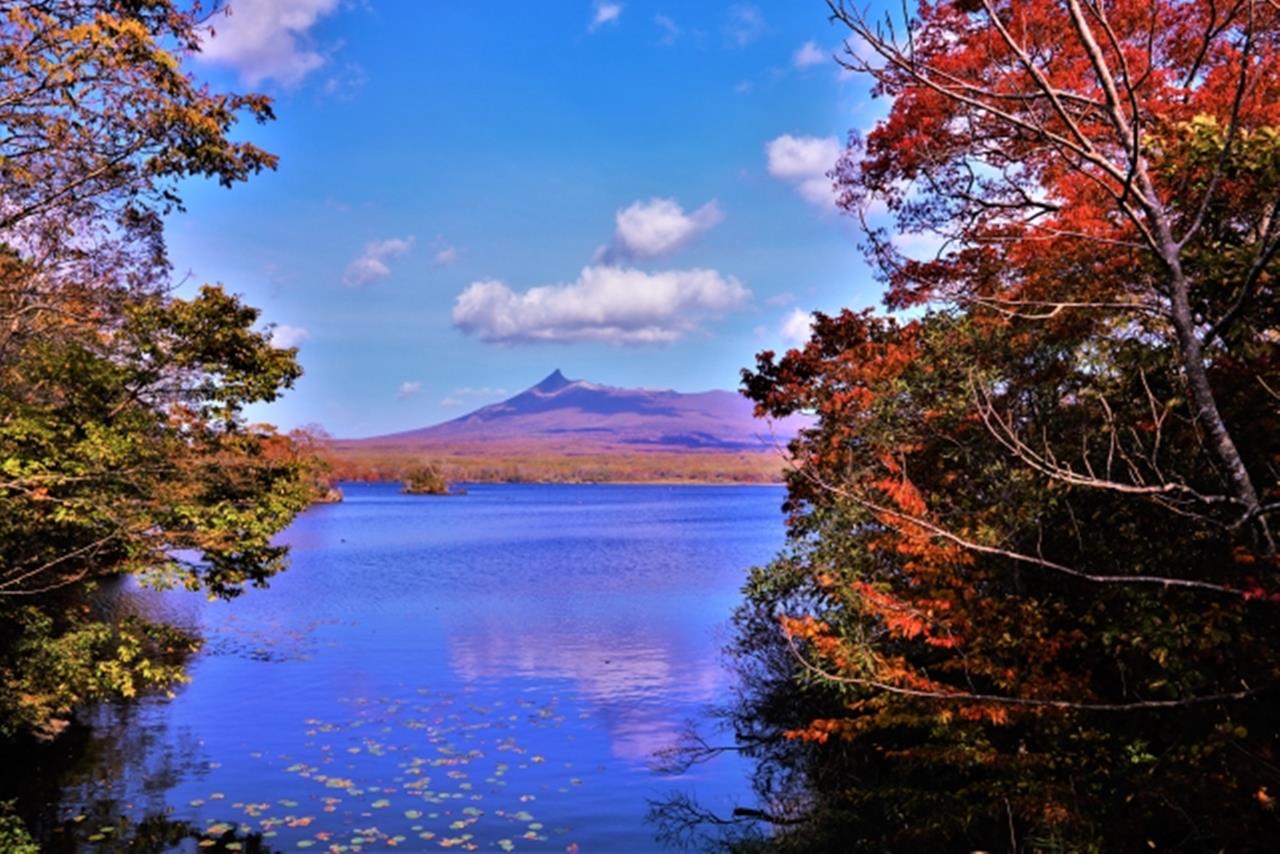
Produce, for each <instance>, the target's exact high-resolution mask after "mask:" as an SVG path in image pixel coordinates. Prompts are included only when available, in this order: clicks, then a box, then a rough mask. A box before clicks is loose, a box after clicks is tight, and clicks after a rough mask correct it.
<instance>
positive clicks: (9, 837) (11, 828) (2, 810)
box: [0, 801, 40, 854]
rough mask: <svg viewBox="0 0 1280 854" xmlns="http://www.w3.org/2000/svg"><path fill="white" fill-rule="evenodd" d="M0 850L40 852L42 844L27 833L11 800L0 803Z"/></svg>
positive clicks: (14, 853) (16, 853)
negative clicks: (14, 812)
mask: <svg viewBox="0 0 1280 854" xmlns="http://www.w3.org/2000/svg"><path fill="white" fill-rule="evenodd" d="M0 851H5V852H7V854H40V846H39V845H36V843H35V840H34V839H32V838H31V834H29V833H27V829H26V827H24V826H23V824H22V820H21V819H19V818H18V817H17V816H16V815H14V814H13V803H12V802H11V801H5V802H3V803H0Z"/></svg>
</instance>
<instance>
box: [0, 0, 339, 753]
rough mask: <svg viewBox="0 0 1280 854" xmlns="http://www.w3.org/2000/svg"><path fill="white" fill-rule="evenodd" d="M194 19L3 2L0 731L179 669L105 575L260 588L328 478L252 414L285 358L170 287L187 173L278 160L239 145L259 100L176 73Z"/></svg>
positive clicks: (135, 8) (284, 371) (213, 173)
mask: <svg viewBox="0 0 1280 854" xmlns="http://www.w3.org/2000/svg"><path fill="white" fill-rule="evenodd" d="M199 15H200V10H199V9H198V8H183V7H181V6H179V5H178V4H176V3H175V2H172V0H60V2H57V3H49V2H36V0H2V1H0V190H2V192H3V195H2V197H0V733H4V734H9V735H12V734H15V733H23V732H35V733H38V734H42V735H45V736H49V735H53V734H56V733H57V732H58V731H59V730H60V729H61V728H62V727H63V726H65V722H66V720H67V717H68V715H69V714H70V713H71V712H72V711H73V710H74V708H75V707H76V705H77V704H79V703H82V702H84V701H86V700H90V699H95V698H102V697H111V696H120V695H123V696H133V695H134V694H136V693H138V692H139V691H141V690H144V689H147V688H155V687H163V686H166V685H168V684H170V683H171V682H173V681H174V680H175V679H178V678H180V675H181V659H182V654H183V653H184V652H185V651H187V650H189V649H190V648H191V647H192V644H193V643H194V640H193V639H192V638H190V637H188V636H186V635H185V634H184V633H183V632H181V631H179V630H177V629H175V628H171V627H167V626H158V625H152V624H149V623H147V622H145V621H144V620H142V619H131V620H112V619H111V618H110V615H109V614H104V613H99V611H98V609H97V606H96V605H95V604H94V603H95V600H94V599H93V598H92V595H91V594H92V591H93V589H94V588H95V586H97V585H98V584H99V583H101V582H102V581H103V580H106V579H111V578H114V577H116V576H119V575H121V574H124V573H132V574H135V575H140V576H142V577H143V578H144V579H145V580H147V581H148V582H150V583H154V584H157V585H172V584H183V585H186V586H187V587H189V588H191V589H203V590H205V591H207V592H208V593H209V594H210V595H211V596H224V597H225V596H232V595H235V594H236V593H238V592H239V591H240V590H242V589H243V588H244V586H245V585H247V584H262V583H264V582H265V580H266V579H267V578H269V577H270V576H271V575H272V574H273V573H275V572H277V571H278V570H279V569H281V568H282V566H283V562H284V557H285V555H284V550H283V549H282V548H280V547H277V546H275V545H273V544H272V542H271V538H272V536H273V535H274V534H275V533H277V532H278V531H280V530H281V529H282V528H283V527H284V526H285V525H286V524H287V523H288V522H289V520H290V519H291V518H292V517H293V516H294V514H296V513H297V512H298V511H299V510H300V509H301V508H303V507H305V506H306V505H307V503H308V502H309V500H310V499H311V497H312V494H313V490H314V488H315V485H316V482H317V475H318V473H317V471H316V468H315V463H314V460H313V455H312V453H311V452H310V450H309V446H310V443H308V442H301V443H299V442H295V441H293V440H292V439H290V437H287V436H282V435H278V434H277V433H275V432H274V431H273V430H272V429H270V428H268V427H262V426H251V425H247V424H246V423H245V422H244V418H243V416H242V414H241V413H242V411H243V408H244V407H245V406H246V405H248V404H252V403H256V402H263V401H270V400H273V399H275V398H276V397H277V396H278V395H279V394H280V393H281V392H282V391H283V390H284V389H287V388H288V387H289V386H290V385H292V383H293V381H294V380H295V379H296V378H297V377H298V375H299V374H300V369H299V367H298V365H297V362H296V360H295V355H296V353H295V352H294V351H293V350H288V349H278V348H275V347H273V346H272V345H271V343H270V334H269V330H268V331H262V330H260V329H257V328H255V327H256V325H257V323H258V319H259V317H258V312H257V311H256V310H255V309H253V308H250V307H248V306H246V305H244V304H243V303H241V302H240V301H239V299H237V298H236V297H234V296H232V295H230V294H228V293H226V292H225V291H224V290H223V289H222V288H220V287H216V286H205V287H202V288H200V289H199V290H198V292H196V293H194V294H192V295H191V296H189V297H179V296H177V295H175V293H174V290H173V287H172V282H171V279H170V275H169V274H170V271H169V264H168V261H167V258H166V256H165V251H164V241H163V234H162V228H161V225H162V220H161V218H162V216H163V214H165V213H166V212H169V211H171V210H173V209H174V208H175V207H176V206H178V205H179V204H180V200H179V197H178V195H177V192H176V190H177V186H178V182H180V181H181V180H182V179H184V178H188V177H192V176H206V177H213V178H216V179H218V180H219V181H221V182H222V183H223V184H225V185H228V186H230V185H231V184H233V183H235V182H238V181H240V180H243V179H244V178H245V177H247V176H248V175H249V174H251V173H253V172H256V171H258V170H259V169H261V168H263V167H270V166H272V165H274V162H275V160H274V157H273V156H272V155H270V154H267V153H266V152H263V151H261V150H260V149H258V148H256V147H254V146H252V145H250V144H247V143H242V142H237V141H234V140H233V139H231V137H230V136H229V133H230V131H231V128H232V126H233V124H234V123H235V121H236V118H237V116H238V115H241V114H244V113H247V114H248V115H250V116H253V117H256V118H258V119H265V118H269V117H270V105H269V103H268V102H267V100H266V99H265V98H263V97H261V96H258V95H248V96H240V95H228V94H218V93H211V92H210V91H208V89H207V88H205V87H202V86H198V85H197V84H196V83H195V82H194V81H193V80H192V79H191V78H190V77H188V76H187V75H186V74H185V73H184V72H183V70H182V61H183V57H184V56H185V55H186V54H187V53H189V52H190V51H192V50H194V49H196V48H197V46H198V38H199V27H200V17H199Z"/></svg>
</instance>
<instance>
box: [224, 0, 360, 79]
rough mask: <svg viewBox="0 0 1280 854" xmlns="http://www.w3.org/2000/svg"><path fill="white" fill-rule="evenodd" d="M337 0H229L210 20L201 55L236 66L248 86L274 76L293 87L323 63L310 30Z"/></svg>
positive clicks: (332, 9)
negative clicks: (209, 29)
mask: <svg viewBox="0 0 1280 854" xmlns="http://www.w3.org/2000/svg"><path fill="white" fill-rule="evenodd" d="M338 3H339V0H231V2H230V4H229V5H228V6H227V12H226V13H225V14H220V15H217V16H215V17H214V18H213V20H212V21H211V22H210V23H211V27H212V30H213V32H212V34H210V35H207V36H206V37H205V38H204V40H203V43H202V45H201V48H200V54H199V58H200V59H201V60H203V61H205V62H210V63H213V64H217V65H226V66H229V67H231V68H234V69H235V70H236V71H237V72H238V73H239V75H240V79H241V80H243V81H244V82H245V83H246V84H248V85H249V86H257V85H258V84H259V83H261V82H262V81H264V80H275V81H277V82H278V83H280V84H281V85H284V86H296V85H297V84H298V83H300V82H301V81H302V79H303V78H304V77H306V76H307V75H308V74H310V73H311V72H312V71H315V70H316V69H317V68H319V67H320V66H322V65H324V64H325V61H326V58H325V56H324V54H322V53H320V52H319V51H318V50H316V49H315V47H314V46H313V45H312V43H311V37H310V33H309V31H310V29H311V27H312V26H314V25H315V23H316V22H317V21H319V20H320V19H321V18H322V17H324V16H325V15H328V14H329V13H331V12H333V11H334V10H335V9H337V8H338Z"/></svg>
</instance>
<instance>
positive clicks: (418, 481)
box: [400, 465, 467, 495]
mask: <svg viewBox="0 0 1280 854" xmlns="http://www.w3.org/2000/svg"><path fill="white" fill-rule="evenodd" d="M400 491H401V492H403V493H405V494H406V495H466V494H467V491H466V490H465V489H462V488H461V487H455V486H451V485H450V484H449V481H447V480H445V478H444V475H443V474H441V473H440V470H439V469H437V468H436V467H435V466H430V465H425V466H417V467H416V468H414V469H411V470H410V471H409V473H408V474H407V475H405V479H404V485H403V487H402V488H401V490H400Z"/></svg>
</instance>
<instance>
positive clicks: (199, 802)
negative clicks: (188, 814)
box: [187, 798, 204, 807]
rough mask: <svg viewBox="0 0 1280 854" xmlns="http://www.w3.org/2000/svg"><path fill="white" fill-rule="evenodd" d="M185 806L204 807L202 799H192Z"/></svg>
mask: <svg viewBox="0 0 1280 854" xmlns="http://www.w3.org/2000/svg"><path fill="white" fill-rule="evenodd" d="M187 806H192V807H202V806H204V798H192V799H191V800H189V801H187Z"/></svg>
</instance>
